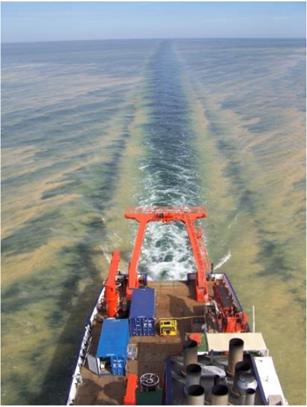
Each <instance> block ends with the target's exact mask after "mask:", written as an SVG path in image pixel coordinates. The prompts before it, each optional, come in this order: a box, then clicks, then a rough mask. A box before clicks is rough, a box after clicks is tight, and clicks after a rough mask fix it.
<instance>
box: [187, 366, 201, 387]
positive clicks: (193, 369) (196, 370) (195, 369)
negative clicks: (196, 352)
mask: <svg viewBox="0 0 307 407" xmlns="http://www.w3.org/2000/svg"><path fill="white" fill-rule="evenodd" d="M186 373H187V376H186V387H190V386H192V385H193V384H199V383H200V376H201V366H200V365H199V364H197V363H192V364H190V365H188V366H187V368H186Z"/></svg>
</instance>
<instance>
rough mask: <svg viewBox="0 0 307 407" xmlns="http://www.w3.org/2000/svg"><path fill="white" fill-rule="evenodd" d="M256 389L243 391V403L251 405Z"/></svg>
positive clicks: (253, 402) (253, 401)
mask: <svg viewBox="0 0 307 407" xmlns="http://www.w3.org/2000/svg"><path fill="white" fill-rule="evenodd" d="M255 397H256V390H255V389H247V390H246V392H245V405H247V406H253V405H254V404H255Z"/></svg>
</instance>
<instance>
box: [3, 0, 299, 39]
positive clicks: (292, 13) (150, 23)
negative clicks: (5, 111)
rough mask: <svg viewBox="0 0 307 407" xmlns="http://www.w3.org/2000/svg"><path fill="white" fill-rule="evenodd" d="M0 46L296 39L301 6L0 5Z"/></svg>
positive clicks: (158, 4) (284, 4) (76, 3)
mask: <svg viewBox="0 0 307 407" xmlns="http://www.w3.org/2000/svg"><path fill="white" fill-rule="evenodd" d="M1 20H2V21H1V22H2V24H1V35H2V42H36V41H67V40H95V39H132V38H229V37H232V38H233V37H236V38H254V37H256V38H263V37H264V38H302V37H305V24H306V17H305V2H292V1H289V2H195V3H194V2H169V3H168V2H147V3H146V2H124V3H120V2H20V3H18V2H16V3H15V2H5V1H3V2H2V10H1Z"/></svg>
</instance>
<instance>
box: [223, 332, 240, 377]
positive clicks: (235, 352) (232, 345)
mask: <svg viewBox="0 0 307 407" xmlns="http://www.w3.org/2000/svg"><path fill="white" fill-rule="evenodd" d="M243 347H244V341H243V340H242V339H240V338H232V339H230V341H229V353H228V367H227V373H228V374H229V375H230V376H234V374H235V366H236V364H237V363H238V362H241V361H242V360H243Z"/></svg>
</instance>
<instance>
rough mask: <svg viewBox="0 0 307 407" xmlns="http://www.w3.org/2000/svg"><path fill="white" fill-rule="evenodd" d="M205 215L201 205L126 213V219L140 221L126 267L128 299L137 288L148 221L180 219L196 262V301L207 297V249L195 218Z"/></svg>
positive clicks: (205, 299) (208, 265) (164, 221)
mask: <svg viewBox="0 0 307 407" xmlns="http://www.w3.org/2000/svg"><path fill="white" fill-rule="evenodd" d="M205 217H207V213H206V211H205V210H204V209H203V208H190V209H181V210H180V209H172V208H156V209H154V210H133V211H127V212H126V213H125V218H126V219H134V220H136V221H137V222H138V223H139V228H138V231H137V235H136V239H135V244H134V248H133V251H132V256H131V260H130V263H129V268H128V286H127V298H128V299H130V298H131V295H132V290H133V289H134V288H138V286H139V279H138V272H137V266H138V262H139V258H140V255H141V249H142V244H143V240H144V234H145V229H146V225H147V223H149V222H159V221H160V222H163V223H167V222H183V223H184V224H185V226H186V228H187V232H188V236H189V240H190V244H191V249H192V253H193V256H194V260H195V266H196V278H195V297H196V300H197V301H199V302H204V301H207V300H208V283H207V279H206V273H207V271H208V270H209V268H210V263H209V259H208V254H207V250H206V247H205V244H204V240H203V235H202V231H201V229H199V228H197V227H196V226H195V224H194V222H195V221H196V220H197V219H201V218H205Z"/></svg>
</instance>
